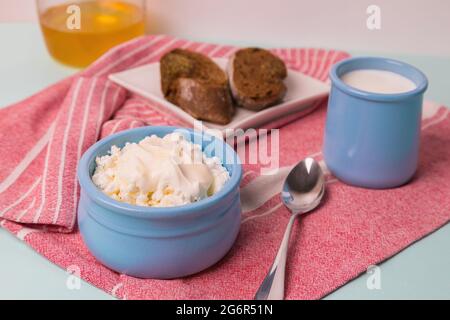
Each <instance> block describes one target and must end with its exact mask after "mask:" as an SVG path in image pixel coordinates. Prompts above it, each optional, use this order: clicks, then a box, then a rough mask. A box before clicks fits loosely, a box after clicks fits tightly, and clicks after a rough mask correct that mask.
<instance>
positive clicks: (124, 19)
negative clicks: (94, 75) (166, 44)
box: [39, 0, 145, 67]
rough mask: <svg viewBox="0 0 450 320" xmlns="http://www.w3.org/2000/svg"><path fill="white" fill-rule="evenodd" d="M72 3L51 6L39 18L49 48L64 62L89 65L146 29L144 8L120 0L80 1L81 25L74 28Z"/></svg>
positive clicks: (71, 64)
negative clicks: (70, 24) (70, 19)
mask: <svg viewBox="0 0 450 320" xmlns="http://www.w3.org/2000/svg"><path fill="white" fill-rule="evenodd" d="M69 5H70V4H69V3H68V4H63V5H58V6H54V7H50V8H48V9H47V10H45V11H44V12H43V13H41V15H40V19H39V20H40V24H41V28H42V32H43V34H44V38H45V42H46V44H47V48H48V51H49V52H50V54H51V55H52V56H53V57H54V58H55V59H56V60H58V61H60V62H62V63H64V64H67V65H70V66H74V67H85V66H87V65H89V64H90V63H91V62H93V61H94V60H96V59H97V58H98V57H100V56H101V55H102V54H103V53H105V52H106V51H107V50H108V49H110V48H111V47H113V46H115V45H117V44H119V43H121V42H124V41H127V40H130V39H132V38H134V37H137V36H140V35H142V34H144V32H145V23H144V14H143V12H142V9H141V8H139V7H137V6H136V5H133V4H130V3H126V2H123V1H117V0H116V1H111V0H98V1H86V2H79V3H78V4H77V5H78V6H79V7H80V13H81V14H80V19H79V21H80V28H79V29H72V30H71V29H69V28H68V26H67V19H68V18H69V16H71V13H67V12H66V10H67V7H68V6H69Z"/></svg>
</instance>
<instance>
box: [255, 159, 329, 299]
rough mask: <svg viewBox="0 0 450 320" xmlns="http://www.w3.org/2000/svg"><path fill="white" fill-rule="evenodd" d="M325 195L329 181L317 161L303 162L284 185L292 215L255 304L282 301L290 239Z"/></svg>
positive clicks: (286, 199) (305, 160) (286, 201)
mask: <svg viewBox="0 0 450 320" xmlns="http://www.w3.org/2000/svg"><path fill="white" fill-rule="evenodd" d="M324 193H325V179H324V175H323V171H322V169H321V168H320V166H319V164H318V163H317V162H316V161H315V160H314V159H313V158H306V159H303V160H302V161H300V162H299V163H298V164H297V165H296V166H295V167H294V168H293V169H292V170H291V172H290V173H289V175H288V176H287V178H286V180H285V181H284V185H283V190H282V192H281V200H282V201H283V203H284V205H285V206H286V207H287V208H288V209H289V210H290V211H291V213H292V215H291V218H290V219H289V223H288V225H287V227H286V231H285V232H284V236H283V240H282V241H281V245H280V248H279V249H278V253H277V256H276V257H275V260H274V262H273V265H272V267H271V268H270V270H269V273H268V274H267V276H266V278H265V279H264V280H263V282H262V283H261V286H260V287H259V289H258V291H257V292H256V295H255V300H282V299H283V298H284V274H285V268H286V257H287V251H288V244H289V237H290V235H291V230H292V226H293V224H294V221H295V219H296V218H297V217H298V216H299V215H301V214H304V213H306V212H309V211H311V210H313V209H314V208H316V207H317V206H318V205H319V203H320V200H321V199H322V197H323V194H324Z"/></svg>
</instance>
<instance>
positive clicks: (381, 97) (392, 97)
mask: <svg viewBox="0 0 450 320" xmlns="http://www.w3.org/2000/svg"><path fill="white" fill-rule="evenodd" d="M361 61H372V62H380V63H382V64H386V65H389V64H391V65H396V66H398V67H402V68H404V69H405V70H409V71H410V72H411V73H414V74H415V75H417V77H418V78H419V79H420V83H419V84H417V86H416V88H414V89H413V90H410V91H406V92H401V93H376V92H369V91H364V90H360V89H357V88H355V87H352V86H350V85H348V84H346V83H344V82H343V81H342V80H341V77H340V76H339V75H338V71H339V69H340V68H342V67H343V66H345V65H348V64H353V63H359V62H361ZM361 69H364V68H361ZM367 69H369V68H367ZM370 69H375V68H370ZM383 70H384V69H383ZM386 71H389V70H386ZM403 77H406V78H408V77H407V76H403ZM330 80H331V83H332V85H334V86H336V87H337V88H338V89H340V90H341V91H343V92H345V93H347V94H350V95H352V96H356V97H360V98H363V99H367V100H375V101H397V100H402V99H405V98H408V97H412V96H414V95H418V94H422V93H424V92H425V90H426V89H427V88H428V79H427V77H426V75H425V74H424V73H423V72H422V71H420V70H419V69H418V68H416V67H414V66H413V65H411V64H409V63H406V62H403V61H400V60H396V59H391V58H385V57H375V56H361V57H350V58H347V59H344V60H342V61H340V62H338V63H336V64H335V65H333V66H332V67H331V70H330Z"/></svg>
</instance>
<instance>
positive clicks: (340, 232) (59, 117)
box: [0, 36, 450, 299]
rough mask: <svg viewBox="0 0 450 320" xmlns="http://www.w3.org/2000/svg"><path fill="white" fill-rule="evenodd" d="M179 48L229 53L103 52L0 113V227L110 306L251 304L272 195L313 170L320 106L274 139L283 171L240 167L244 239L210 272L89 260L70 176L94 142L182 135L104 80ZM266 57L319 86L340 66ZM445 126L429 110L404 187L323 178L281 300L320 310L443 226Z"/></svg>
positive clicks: (159, 44)
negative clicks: (137, 269)
mask: <svg viewBox="0 0 450 320" xmlns="http://www.w3.org/2000/svg"><path fill="white" fill-rule="evenodd" d="M175 47H184V48H188V49H191V50H196V51H199V52H202V53H204V54H207V55H209V56H212V57H226V56H228V55H229V54H230V53H232V52H233V51H234V50H235V48H233V47H230V46H218V45H213V44H205V43H198V42H189V41H185V40H181V39H176V38H173V37H168V36H147V37H142V38H138V39H136V40H133V41H131V42H128V43H126V44H123V45H121V46H119V47H116V48H114V49H113V50H111V51H109V52H108V53H107V54H105V55H104V56H103V57H102V58H100V59H99V60H98V61H97V62H95V63H94V64H93V65H92V66H91V67H89V68H88V69H86V70H84V71H82V72H80V73H78V74H76V75H74V76H72V77H70V78H68V79H66V80H63V81H61V82H59V83H57V84H55V85H53V86H51V87H49V88H47V89H46V90H44V91H42V92H40V93H38V94H36V95H34V96H32V97H30V98H28V99H26V100H24V101H22V102H19V103H17V104H15V105H12V106H9V107H7V108H4V109H0V144H1V146H2V148H1V149H0V159H1V162H0V225H1V226H2V227H3V228H5V229H7V230H9V231H10V232H11V233H13V234H14V235H16V236H17V237H18V238H20V239H22V240H23V241H25V242H26V243H28V244H29V245H30V246H31V247H32V248H34V249H35V250H36V251H37V252H39V253H40V254H42V255H43V256H45V257H46V258H48V259H49V260H50V261H52V262H54V263H55V264H57V265H59V266H60V267H61V268H64V269H67V268H73V267H74V266H76V267H77V268H79V270H80V275H81V277H82V278H83V279H85V280H87V281H89V282H90V283H92V284H94V285H95V286H97V287H99V288H101V289H103V290H105V291H106V292H108V293H110V294H112V295H114V296H116V297H118V298H122V299H144V298H147V299H208V298H210V299H220V298H221V299H250V298H252V297H253V295H254V293H255V291H256V289H257V288H258V286H259V283H260V281H261V280H262V279H263V277H264V276H265V274H266V272H267V268H268V267H269V265H270V263H271V262H272V260H273V257H274V255H275V253H276V250H277V248H278V245H279V242H280V239H281V237H282V233H283V231H284V227H285V225H286V223H287V220H288V213H287V211H286V209H285V208H283V206H282V205H281V203H280V200H279V194H278V193H279V190H280V187H281V183H282V181H283V179H284V177H285V176H286V174H287V172H288V171H289V168H290V167H291V166H292V165H293V164H295V163H296V162H297V161H298V160H299V159H301V158H303V157H305V156H308V155H309V156H313V157H316V158H317V159H318V160H321V145H322V134H323V128H324V120H325V112H326V107H325V103H322V105H321V107H319V108H318V109H317V110H316V111H315V112H313V113H312V114H310V115H309V116H307V117H304V118H302V119H299V120H295V121H294V120H292V119H290V120H292V121H291V122H289V123H288V124H285V125H284V126H283V127H282V128H281V130H280V132H279V135H280V154H281V159H280V162H281V163H280V166H281V168H280V170H278V171H277V172H276V173H274V174H272V175H261V174H260V169H261V166H260V165H257V164H256V165H245V166H244V171H245V173H244V179H243V181H242V185H241V197H242V207H243V217H242V225H241V231H240V234H239V236H238V239H237V241H236V244H235V245H234V247H233V249H232V250H231V251H230V252H229V254H228V255H227V256H226V257H225V258H224V259H223V260H222V261H221V262H219V263H218V264H217V265H215V266H213V267H211V268H209V269H208V270H205V271H204V272H201V273H200V274H197V275H193V276H190V277H186V278H183V279H175V280H164V281H163V280H143V279H136V278H133V277H129V276H126V275H123V274H118V273H115V272H113V271H111V270H109V269H107V268H106V267H104V266H102V265H101V264H99V263H98V262H97V261H96V260H95V259H94V258H93V257H92V256H91V255H90V254H89V252H88V251H87V249H86V247H85V246H84V244H83V242H82V240H81V237H80V234H79V232H78V230H77V228H76V207H77V201H78V194H79V186H78V184H77V182H76V176H75V169H76V164H77V161H78V159H79V158H80V156H81V154H82V153H83V152H84V150H86V149H87V148H88V147H89V146H90V145H91V144H93V143H94V142H95V141H96V140H97V139H98V138H100V137H104V136H107V135H110V134H112V133H114V132H117V131H120V130H124V129H127V128H132V127H138V126H143V125H157V124H169V125H177V124H179V123H178V122H177V120H176V119H173V118H171V117H170V116H168V115H166V114H164V113H162V112H160V111H159V110H158V108H157V107H155V106H153V105H151V104H150V103H149V102H147V101H146V100H143V99H142V98H139V97H137V96H134V95H131V94H129V93H127V92H126V91H125V90H124V89H122V88H120V87H118V86H116V85H115V84H113V83H111V82H110V81H108V80H107V76H108V74H110V73H111V72H117V71H121V70H125V69H127V68H130V67H135V66H138V65H142V64H146V63H149V62H153V61H157V60H158V59H159V58H160V57H161V55H162V54H163V53H165V52H167V51H168V50H170V49H172V48H175ZM273 52H274V53H275V54H277V55H279V56H280V57H281V58H282V59H284V61H286V63H287V65H288V67H289V68H292V69H296V70H300V71H302V72H304V73H306V74H308V75H310V76H313V77H316V78H318V79H320V80H323V81H326V79H327V74H328V71H329V68H330V66H331V65H332V64H333V63H335V62H336V61H339V60H341V59H343V58H345V57H347V55H346V54H345V53H343V52H340V51H334V50H329V51H327V50H319V49H275V50H273ZM448 114H449V109H447V108H444V107H443V106H439V105H434V104H427V105H426V106H425V110H424V119H423V125H422V149H421V162H420V167H419V170H418V173H417V175H416V177H415V178H414V180H413V181H411V182H410V183H409V184H407V185H405V186H403V187H401V188H396V189H391V190H366V189H360V188H355V187H350V186H347V185H344V184H342V183H341V182H339V181H337V180H336V179H334V178H333V177H332V176H328V178H327V196H326V199H325V200H326V201H325V202H324V204H323V205H322V206H321V207H320V208H318V210H316V211H315V212H314V213H313V214H310V215H307V216H306V217H305V218H304V219H302V220H301V222H300V223H298V224H296V226H295V229H294V232H293V237H292V239H291V240H292V247H291V248H292V250H291V251H290V255H289V262H288V273H287V274H288V279H287V280H288V281H287V298H290V299H300V298H301V299H317V298H320V297H322V296H324V295H325V294H327V293H329V292H330V291H332V290H334V289H336V288H338V287H339V286H341V285H343V284H344V283H346V282H347V281H349V280H350V279H352V278H354V277H356V276H357V275H358V274H360V273H361V272H363V271H365V270H366V268H367V266H369V265H372V264H376V263H379V262H381V261H383V260H385V259H386V258H388V257H390V256H392V255H394V254H395V253H397V252H399V251H400V250H402V249H404V248H405V247H407V246H408V245H410V244H411V243H413V242H414V241H416V240H417V239H420V238H422V237H423V236H425V235H427V234H429V233H430V232H432V231H434V230H436V229H437V228H439V227H441V226H442V225H444V224H446V223H447V222H448V221H449V218H450V198H449V197H448V195H449V194H450V170H449V169H448V168H449V165H450V148H449V145H450V144H449V143H450V125H449V124H450V120H449V117H448ZM250 143H252V142H250ZM247 148H248V145H247ZM6 263H7V262H6Z"/></svg>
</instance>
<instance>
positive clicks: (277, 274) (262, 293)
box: [255, 214, 297, 300]
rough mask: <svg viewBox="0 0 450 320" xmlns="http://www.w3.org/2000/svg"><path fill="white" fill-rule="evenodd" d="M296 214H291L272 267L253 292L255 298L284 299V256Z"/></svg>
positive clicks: (285, 255)
mask: <svg viewBox="0 0 450 320" xmlns="http://www.w3.org/2000/svg"><path fill="white" fill-rule="evenodd" d="M296 217H297V214H292V215H291V218H290V219H289V223H288V225H287V227H286V231H285V232H284V236H283V240H282V241H281V244H280V248H279V249H278V253H277V255H276V257H275V260H274V261H273V264H272V267H271V268H270V270H269V272H268V273H267V275H266V277H265V278H264V280H263V282H262V283H261V286H260V287H259V289H258V291H257V292H256V294H255V300H283V299H284V274H285V269H286V257H287V251H288V246H289V238H290V236H291V231H292V226H293V225H294V221H295V218H296Z"/></svg>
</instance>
